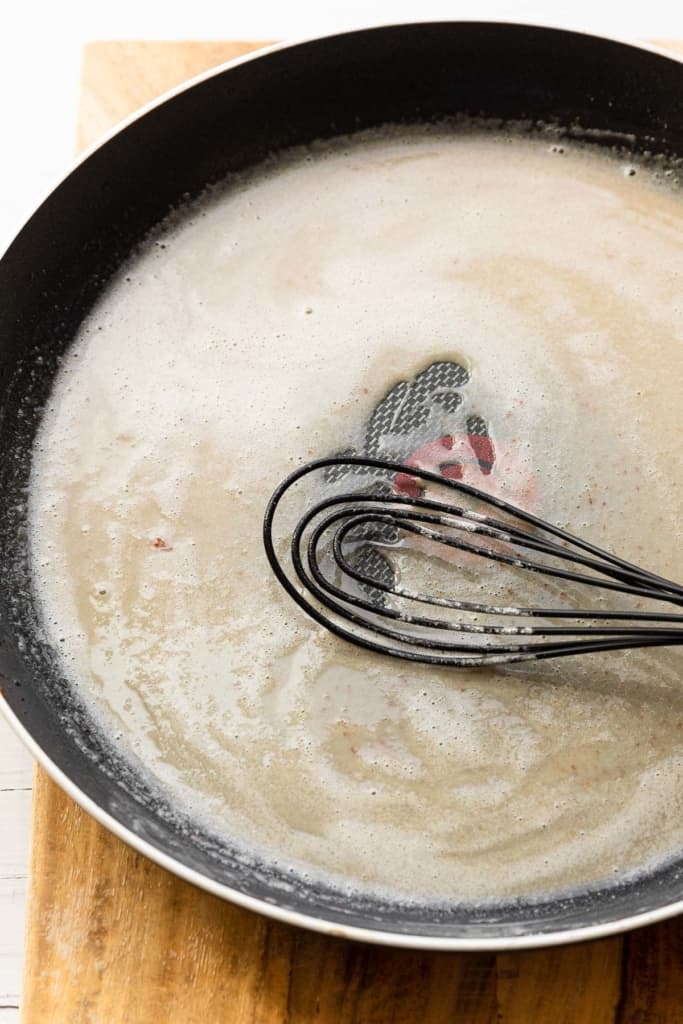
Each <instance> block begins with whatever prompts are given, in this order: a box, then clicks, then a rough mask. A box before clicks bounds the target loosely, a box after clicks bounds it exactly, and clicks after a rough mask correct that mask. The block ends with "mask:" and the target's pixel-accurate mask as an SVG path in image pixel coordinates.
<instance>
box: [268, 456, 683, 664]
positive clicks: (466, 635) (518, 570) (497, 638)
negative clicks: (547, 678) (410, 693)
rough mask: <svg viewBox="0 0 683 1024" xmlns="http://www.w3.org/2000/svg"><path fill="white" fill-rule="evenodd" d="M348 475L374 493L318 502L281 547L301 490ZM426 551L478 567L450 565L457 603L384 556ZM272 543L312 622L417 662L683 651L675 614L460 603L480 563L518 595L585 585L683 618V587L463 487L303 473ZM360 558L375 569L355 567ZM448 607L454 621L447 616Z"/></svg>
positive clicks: (360, 465)
mask: <svg viewBox="0 0 683 1024" xmlns="http://www.w3.org/2000/svg"><path fill="white" fill-rule="evenodd" d="M349 472H352V473H353V474H355V476H356V478H357V477H358V476H359V475H360V476H361V477H362V478H363V479H364V480H367V485H366V486H365V487H364V488H363V489H362V490H355V491H349V490H345V491H344V492H343V493H338V492H335V491H334V489H331V488H330V486H329V484H328V486H327V488H326V493H325V491H323V492H322V494H321V491H320V489H318V490H317V491H316V497H315V499H314V500H313V501H312V502H311V503H310V504H309V507H307V508H306V510H305V511H304V512H303V514H301V515H300V517H299V518H298V521H297V522H296V525H295V527H294V529H293V530H292V531H291V541H290V543H289V544H287V538H286V537H285V538H280V539H279V540H278V541H276V539H275V536H274V526H275V521H276V518H277V513H278V509H279V508H280V505H281V503H282V502H283V499H285V497H286V496H289V497H290V498H292V499H293V500H294V502H295V503H298V505H297V507H298V506H299V505H300V503H301V500H302V499H301V494H299V497H298V498H297V497H296V493H295V492H296V489H297V486H296V485H298V484H300V483H301V482H302V481H303V480H304V478H306V477H309V476H311V475H312V474H315V473H318V474H320V473H322V475H323V478H324V479H327V480H328V481H329V480H337V481H338V480H339V479H340V478H341V479H342V480H343V478H344V475H345V474H347V475H348V473H349ZM406 476H408V477H409V478H410V480H411V481H413V482H414V483H415V482H416V483H417V486H414V487H412V488H410V490H411V494H409V495H406V494H402V493H399V491H397V488H396V479H397V478H399V479H405V478H406ZM304 492H305V489H304ZM304 496H306V495H305V494H304ZM501 514H502V516H503V518H500V516H501ZM415 538H418V545H422V548H423V549H424V548H425V546H426V547H427V548H428V551H429V552H430V553H431V554H432V555H433V554H434V552H438V551H444V554H446V553H447V552H453V551H456V552H461V553H463V555H458V556H456V558H460V559H461V560H462V558H463V557H464V558H465V563H466V565H467V568H466V569H464V568H463V565H462V563H461V564H460V565H459V564H458V563H457V561H456V562H453V561H452V559H453V555H452V554H450V555H447V558H448V561H447V562H446V563H445V566H446V568H447V570H448V573H449V587H448V591H449V592H448V593H447V594H445V595H443V596H441V595H438V594H433V593H424V592H421V591H420V590H417V589H413V588H411V587H408V586H404V585H402V584H401V582H400V581H399V580H398V579H397V578H396V575H395V574H394V573H393V572H392V571H391V570H389V571H387V566H388V565H389V563H388V562H387V561H386V559H385V558H384V557H383V555H382V549H385V550H386V548H387V547H396V546H400V547H401V548H405V547H407V549H408V550H410V542H411V540H412V541H413V543H414V540H415ZM263 540H264V545H265V550H266V555H267V558H268V561H269V563H270V566H271V568H272V570H273V572H274V573H275V576H276V577H277V579H278V580H279V582H280V583H281V584H282V586H283V587H284V589H285V590H286V592H287V593H288V594H289V595H290V597H291V598H292V599H293V600H294V601H295V602H296V603H297V604H298V605H299V606H300V607H301V608H302V609H303V610H304V611H305V612H306V613H307V614H308V615H309V616H310V617H311V618H312V619H314V620H315V621H316V622H318V623H319V624H320V625H322V626H324V627H325V628H326V629H328V630H329V631H330V632H331V633H333V634H334V635H335V636H338V637H341V638H343V639H344V640H348V641H351V642H352V643H354V644H356V645H358V646H360V647H363V648H366V649H367V650H371V651H376V652H379V653H383V654H389V655H392V656H394V657H397V658H402V659H404V660H407V661H414V662H423V663H425V664H429V665H445V666H453V667H464V666H479V665H487V664H489V665H490V664H501V663H509V662H517V661H526V660H530V659H541V658H558V657H565V656H568V655H575V654H587V653H590V652H597V651H615V650H621V649H625V648H633V647H654V646H668V645H675V644H683V614H681V613H680V612H678V613H676V612H672V611H670V610H668V611H667V610H664V611H660V610H657V609H652V610H649V611H642V610H640V609H639V608H638V607H636V608H635V609H615V608H614V607H612V608H604V607H597V608H575V607H571V606H565V607H542V606H533V605H526V604H519V603H516V602H515V603H514V604H510V603H507V604H493V603H488V602H482V601H470V600H461V599H460V598H459V597H458V581H459V578H460V580H461V581H462V580H463V579H464V575H465V574H469V578H470V579H471V577H472V574H473V573H474V574H475V575H476V573H477V565H480V566H481V565H483V563H479V562H477V560H478V559H485V560H487V561H488V562H490V563H498V564H499V565H500V566H507V567H509V569H510V570H511V571H512V573H511V574H512V576H513V577H514V579H515V580H516V581H517V583H518V585H519V581H520V580H521V587H522V595H523V594H524V579H525V576H524V574H526V573H530V574H541V575H542V576H544V577H547V578H554V579H556V580H561V581H564V583H563V586H564V585H570V586H577V588H578V589H579V591H580V586H579V585H585V586H587V587H589V588H593V589H594V590H596V591H597V593H598V597H599V600H600V601H601V602H603V603H604V600H605V597H606V596H609V595H616V594H621V595H628V596H629V597H630V598H633V599H635V600H636V602H637V603H638V605H640V604H642V603H643V601H644V600H645V599H649V600H651V601H654V602H659V603H663V604H665V605H676V606H678V607H683V586H681V585H680V584H677V583H673V582H672V581H671V580H667V579H664V578H663V577H661V576H657V575H655V574H654V573H651V572H648V571H646V570H644V569H641V568H639V567H638V566H636V565H633V564H631V563H629V562H626V561H624V560H623V559H621V558H618V557H617V556H616V555H613V554H611V553H610V552H608V551H604V550H602V549H601V548H599V547H596V546H595V545H593V544H590V543H588V542H587V541H585V540H581V539H580V538H579V537H575V536H573V535H572V534H570V533H567V531H565V530H562V529H560V528H559V527H557V526H554V525H552V524H551V523H548V522H545V521H544V520H542V519H539V518H538V517H537V516H534V515H532V514H531V513H529V512H525V511H523V510H522V509H519V508H516V507H515V506H514V505H511V504H509V503H508V502H506V501H504V500H502V499H501V498H499V497H495V496H492V495H490V494H486V493H484V492H482V491H480V490H478V489H477V488H475V487H472V486H470V485H469V484H465V483H463V482H462V481H461V480H453V479H445V478H444V477H442V476H440V475H438V474H436V473H432V472H429V471H428V470H423V469H419V468H413V467H410V468H407V467H406V466H405V464H402V463H399V462H390V461H386V460H384V459H376V458H366V457H360V456H343V455H342V456H333V457H330V458H324V459H318V460H316V461H314V462H310V463H307V464H306V465H303V466H301V467H299V468H298V469H296V470H295V471H294V472H292V473H291V474H290V475H289V476H288V477H287V478H286V479H285V480H283V482H282V483H281V484H280V485H279V486H278V487H277V488H276V489H275V491H274V493H273V495H272V497H271V498H270V501H269V502H268V505H267V508H266V512H265V517H264V523H263ZM361 546H362V550H363V557H362V558H358V557H354V555H357V553H358V551H359V549H360V547H361ZM423 554H424V550H423ZM427 557H429V554H428V556H427ZM527 592H528V587H527ZM461 593H462V591H461ZM522 600H523V597H522ZM435 608H438V609H441V610H442V612H441V615H443V614H445V613H446V611H448V613H450V614H451V616H452V617H439V616H438V613H436V612H434V611H432V609H435ZM453 613H454V614H453ZM556 621H557V622H559V623H561V624H557V625H556V624H554V623H555V622H556Z"/></svg>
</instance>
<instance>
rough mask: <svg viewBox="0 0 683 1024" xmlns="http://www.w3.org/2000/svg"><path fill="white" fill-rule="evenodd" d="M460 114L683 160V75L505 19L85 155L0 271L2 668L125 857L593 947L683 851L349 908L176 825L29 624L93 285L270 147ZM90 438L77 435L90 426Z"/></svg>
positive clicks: (209, 85)
mask: <svg viewBox="0 0 683 1024" xmlns="http://www.w3.org/2000/svg"><path fill="white" fill-rule="evenodd" d="M453 114H471V115H485V116H487V117H496V118H503V119H508V118H514V119H518V118H524V119H530V120H532V121H537V120H540V121H543V122H556V123H559V124H560V125H562V126H565V127H566V128H567V130H568V131H570V132H571V133H572V134H573V135H574V136H576V137H582V136H583V135H584V134H585V133H590V137H591V138H592V139H593V141H596V142H601V141H602V142H604V143H607V144H612V143H614V142H615V141H616V142H618V143H620V144H622V145H625V146H627V147H630V148H632V149H633V150H634V151H643V150H650V151H655V152H662V153H665V154H668V155H676V154H678V155H680V156H682V157H683V66H682V64H681V63H680V62H679V61H677V60H676V59H675V58H672V57H667V56H664V55H662V54H660V53H657V52H654V51H652V50H648V49H646V48H641V47H636V46H630V45H625V44H623V43H620V42H615V41H611V40H606V39H599V38H595V37H592V36H588V35H582V34H578V33H571V32H562V31H557V30H552V29H545V28H537V27H531V26H521V25H511V24H482V23H443V24H415V25H402V26H393V27H384V28H378V29H370V30H364V31H360V32H353V33H349V34H345V35H341V36H335V37H331V38H324V39H317V40H313V41H310V42H304V43H301V44H297V45H293V46H284V47H279V48H274V49H272V50H270V51H267V52H265V53H263V54H262V55H260V56H257V57H256V58H248V59H246V60H241V61H238V62H236V63H233V64H231V65H229V66H227V67H225V68H222V69H218V70H216V71H214V72H212V73H210V74H208V75H206V76H204V77H202V78H201V79H199V80H197V81H195V82H194V83H193V84H191V85H189V86H187V87H186V88H183V89H181V90H179V91H177V92H176V93H174V94H173V95H171V96H170V97H168V98H166V99H165V100H164V101H163V102H160V103H158V104H155V105H153V106H152V107H151V108H149V109H147V110H146V112H145V113H143V114H142V115H140V116H138V117H136V118H135V119H134V120H132V121H131V122H130V123H128V124H127V125H126V126H125V127H124V128H122V129H121V130H120V131H118V132H117V133H116V134H115V135H113V137H112V138H110V139H109V140H108V141H106V142H105V143H104V144H102V145H101V146H99V147H98V148H97V149H95V150H94V152H92V153H91V154H90V155H89V156H88V157H87V158H86V159H85V160H83V161H82V162H81V163H79V164H78V165H77V166H76V167H75V169H74V170H73V171H72V172H71V173H70V174H69V175H68V177H66V178H65V180H64V181H62V183H61V184H60V185H59V186H58V187H57V188H56V189H55V190H54V191H53V192H52V193H51V194H50V196H49V197H48V198H47V199H46V200H45V202H44V203H43V204H42V206H40V208H39V209H38V210H37V211H36V213H35V214H34V215H33V217H32V218H31V219H30V220H29V222H28V223H27V224H26V226H25V227H24V228H23V230H22V231H21V233H20V234H19V236H18V237H17V238H16V240H15V241H14V242H13V244H12V245H11V246H10V248H9V250H8V251H7V253H6V254H5V256H4V257H3V259H2V261H1V262H0V452H1V453H2V458H1V464H0V559H1V562H0V564H1V565H2V571H3V580H2V589H1V594H0V674H1V676H2V692H3V696H4V700H3V701H0V704H2V705H4V707H5V710H6V711H7V712H8V715H9V718H10V720H11V721H12V722H13V724H14V725H15V726H16V728H17V729H18V731H19V733H20V735H22V736H23V738H24V739H25V740H26V741H27V743H28V745H29V747H30V748H31V750H32V751H33V753H34V754H35V755H36V756H37V757H38V758H39V759H40V761H41V762H42V764H43V765H44V767H45V768H47V770H48V771H49V772H50V773H51V774H52V775H53V777H54V778H55V779H56V780H57V781H58V782H59V783H60V784H61V785H63V786H64V788H65V789H67V790H68V792H69V793H70V794H71V795H72V796H74V797H75V798H76V800H78V801H79V802H80V803H81V804H82V805H83V806H84V807H85V808H86V809H87V810H89V811H90V812H91V813H93V814H95V815H96V816H97V817H98V818H99V820H100V821H101V822H103V823H104V824H105V825H107V826H108V827H109V828H111V829H112V830H114V831H115V832H117V833H118V835H120V836H121V837H122V838H123V839H125V840H126V841H127V842H129V843H131V844H132V845H133V846H135V847H137V848H138V849H139V850H141V851H142V852H144V853H145V854H147V855H148V856H150V857H152V858H153V859H154V860H156V861H158V862H159V863H161V864H163V865H165V866H166V867H168V868H170V869H171V870H173V871H175V872H177V873H178V874H179V875H182V876H183V877H185V878H187V879H190V880H191V881H193V882H195V883H196V884H198V885H200V886H203V887H204V888H206V889H209V890H211V891H213V892H216V893H219V894H220V895H223V896H225V897H226V898H228V899H231V900H234V901H235V902H238V903H241V904H243V905H245V906H249V907H251V908H253V909H256V910H260V911H262V912H263V913H266V914H270V915H272V916H274V917H279V918H282V919H285V920H289V921H292V922H295V923H299V924H303V925H307V926H309V927H312V928H316V929H319V930H321V931H335V932H336V933H337V934H339V933H340V932H342V933H344V934H347V935H350V936H354V937H357V938H364V939H368V940H371V941H377V942H387V943H393V944H396V945H407V946H423V947H432V948H443V949H484V948H487V949H492V948H503V947H519V946H528V945H543V944H549V943H554V942H561V941H567V940H570V939H578V938H588V937H594V936H597V935H604V934H608V933H610V932H615V931H619V930H622V929H625V928H628V927H633V926H636V925H640V924H646V923H649V922H652V921H655V920H658V919H660V918H664V917H667V916H670V915H673V914H675V913H677V912H679V911H680V910H682V909H683V853H682V855H681V857H680V858H679V859H678V860H676V861H673V862H671V863H669V864H667V865H665V866H662V867H660V868H658V869H657V870H653V871H651V872H650V873H649V874H644V875H642V876H641V877H639V878H637V879H636V880H631V881H624V880H622V881H620V882H617V883H614V884H611V885H609V886H605V887H603V888H595V889H593V890H592V891H585V892H582V893H579V894H577V895H573V896H571V897H567V898H562V899H559V898H558V899H547V900H541V901H538V902H533V903H532V902H528V901H525V900H520V901H516V902H509V903H507V904H505V905H500V904H498V905H496V906H489V907H486V906H480V907H472V906H465V905H462V904H458V903H457V902H453V903H452V904H451V905H449V906H441V907H435V906H433V905H428V904H413V905H399V904H397V903H393V902H387V901H386V900H384V899H382V898H380V897H377V898H370V897H362V898H361V897H355V896H351V895H349V894H347V893H342V892H339V891H336V890H334V889H332V888H327V887H325V886H323V885H318V884H312V883H311V882H310V881H305V880H304V879H297V878H294V879H293V878H292V877H291V876H290V875H287V876H286V877H283V876H280V875H279V874H278V871H277V870H275V869H273V867H272V866H270V865H269V864H268V863H257V862H254V863H250V864H245V863H244V861H243V859H241V858H239V857H238V856H236V855H235V851H233V850H231V848H230V847H229V846H226V845H225V844H224V843H223V842H221V841H219V840H217V839H216V838H215V837H213V836H211V835H208V834H203V835H200V836H197V834H196V832H195V828H194V826H191V825H190V823H189V822H186V821H183V820H182V819H179V817H178V814H177V813H176V812H175V811H174V809H173V808H172V807H170V806H167V805H164V804H163V803H160V802H159V800H158V798H155V797H154V796H153V794H152V791H151V788H150V786H149V784H148V780H147V779H146V778H145V773H144V771H142V770H140V769H138V768H136V767H135V766H133V765H132V764H130V763H127V762H126V760H125V759H124V758H123V757H122V756H121V754H120V753H119V752H118V751H117V750H116V749H114V748H113V747H112V746H111V744H109V743H108V742H107V741H106V740H105V739H104V738H103V737H102V735H101V734H100V733H99V731H98V729H97V727H96V725H95V723H94V722H93V721H92V719H91V717H90V716H89V714H88V713H87V712H86V710H85V709H84V707H83V706H82V705H81V704H80V703H79V701H78V699H77V697H76V696H75V695H74V693H73V692H72V691H71V690H70V688H69V686H68V685H67V684H66V683H65V681H64V679H63V678H61V677H60V673H59V670H58V668H57V667H56V660H55V657H54V653H53V651H52V650H50V648H49V646H48V645H47V644H46V643H45V641H44V640H43V638H42V636H41V633H40V629H39V628H38V626H37V622H36V612H35V607H34V603H33V598H32V593H31V586H30V573H29V567H28V560H27V551H26V532H25V514H26V511H25V510H26V494H27V484H28V477H29V469H30V451H31V443H32V438H33V437H34V434H35V431H36V428H37V426H38V423H39V421H40V417H41V409H42V407H43V405H44V403H45V400H46V398H47V396H48V394H49V392H50V388H51V384H52V380H53V378H54V375H55V373H56V372H57V370H58V368H59V363H60V357H61V354H62V353H63V352H64V350H65V348H66V347H67V346H68V345H69V342H70V341H71V339H72V338H73V336H74V334H75V332H76V330H77V328H78V326H79V324H80V322H81V321H82V319H83V317H84V316H85V315H86V313H87V312H88V310H89V309H90V307H91V306H92V303H93V302H94V300H95V299H96V298H97V296H98V293H99V292H100V290H101V289H102V287H103V286H104V284H105V283H106V282H107V279H108V277H109V276H110V274H111V273H112V271H113V270H115V269H116V267H117V266H118V265H119V263H120V262H121V260H122V259H123V258H124V257H125V256H126V254H127V253H128V252H129V251H130V249H131V247H132V246H133V245H134V244H135V243H136V242H137V241H138V240H139V239H140V238H141V237H142V236H143V235H144V234H145V233H146V232H147V231H148V229H149V228H150V227H152V226H153V225H154V224H155V223H156V222H158V221H159V220H160V219H161V218H162V217H163V216H164V215H165V214H166V213H167V212H168V210H169V207H171V206H173V205H175V204H177V203H178V202H180V201H181V200H182V199H183V198H184V197H187V196H188V195H195V194H197V193H199V192H200V191H201V190H202V189H203V188H204V187H205V186H206V185H207V184H208V183H210V182H215V181H218V180H220V179H221V178H223V177H224V176H225V175H226V173H227V172H229V171H236V170H239V169H242V168H245V167H248V166H249V165H251V164H254V163H256V162H258V161H260V160H261V159H262V158H264V157H265V156H266V155H268V154H270V153H271V152H273V151H276V150H278V149H280V148H282V147H285V146H291V145H293V144H301V143H306V142H309V141H310V140H313V139H316V138H321V137H329V136H333V135H336V134H340V133H347V132H352V131H355V130H358V129H363V128H368V127H370V126H374V125H380V124H383V123H385V122H421V121H430V120H433V119H439V118H442V117H444V116H447V115H453ZM83 426H84V429H87V423H85V424H84V425H83Z"/></svg>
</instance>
